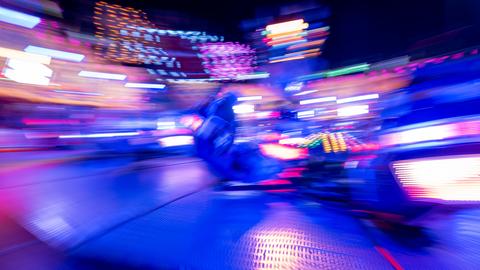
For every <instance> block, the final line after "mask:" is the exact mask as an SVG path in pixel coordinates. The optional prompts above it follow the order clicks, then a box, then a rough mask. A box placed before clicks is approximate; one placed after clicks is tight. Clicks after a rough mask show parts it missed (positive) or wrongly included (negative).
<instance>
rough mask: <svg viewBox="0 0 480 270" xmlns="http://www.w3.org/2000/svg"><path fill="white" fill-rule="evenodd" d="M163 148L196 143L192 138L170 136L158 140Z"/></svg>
mask: <svg viewBox="0 0 480 270" xmlns="http://www.w3.org/2000/svg"><path fill="white" fill-rule="evenodd" d="M158 141H159V142H160V145H162V146H163V147H172V146H184V145H192V144H193V143H194V140H193V137H192V136H185V135H181V136H170V137H165V138H160V139H158Z"/></svg>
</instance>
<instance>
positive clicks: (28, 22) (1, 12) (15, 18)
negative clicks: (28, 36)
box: [0, 7, 41, 29]
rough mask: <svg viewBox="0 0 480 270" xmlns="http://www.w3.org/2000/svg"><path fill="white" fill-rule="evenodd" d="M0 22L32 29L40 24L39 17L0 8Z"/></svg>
mask: <svg viewBox="0 0 480 270" xmlns="http://www.w3.org/2000/svg"><path fill="white" fill-rule="evenodd" d="M0 21H2V22H6V23H10V24H15V25H18V26H23V27H25V28H30V29H32V28H34V27H35V26H36V25H37V24H39V23H40V21H41V19H40V18H39V17H35V16H32V15H28V14H25V13H21V12H18V11H15V10H11V9H6V8H4V7H0Z"/></svg>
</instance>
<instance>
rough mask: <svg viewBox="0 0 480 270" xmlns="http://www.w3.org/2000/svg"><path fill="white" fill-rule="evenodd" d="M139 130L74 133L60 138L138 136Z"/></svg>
mask: <svg viewBox="0 0 480 270" xmlns="http://www.w3.org/2000/svg"><path fill="white" fill-rule="evenodd" d="M137 135H140V133H139V132H116V133H94V134H72V135H60V136H58V138H60V139H80V138H111V137H127V136H137Z"/></svg>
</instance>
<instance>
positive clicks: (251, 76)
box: [236, 72, 270, 81]
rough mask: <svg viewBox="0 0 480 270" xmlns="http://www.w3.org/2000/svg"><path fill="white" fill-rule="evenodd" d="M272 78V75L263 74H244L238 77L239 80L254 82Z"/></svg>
mask: <svg viewBox="0 0 480 270" xmlns="http://www.w3.org/2000/svg"><path fill="white" fill-rule="evenodd" d="M268 77H270V73H268V72H262V73H252V74H242V75H238V76H237V78H236V79H237V80H239V81H241V80H253V79H264V78H268Z"/></svg>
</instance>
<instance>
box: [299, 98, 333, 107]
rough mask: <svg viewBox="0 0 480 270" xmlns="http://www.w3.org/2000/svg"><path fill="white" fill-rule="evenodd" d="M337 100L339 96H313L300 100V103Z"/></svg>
mask: <svg viewBox="0 0 480 270" xmlns="http://www.w3.org/2000/svg"><path fill="white" fill-rule="evenodd" d="M336 100H337V97H322V98H312V99H305V100H300V105H307V104H314V103H320V102H331V101H336Z"/></svg>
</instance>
